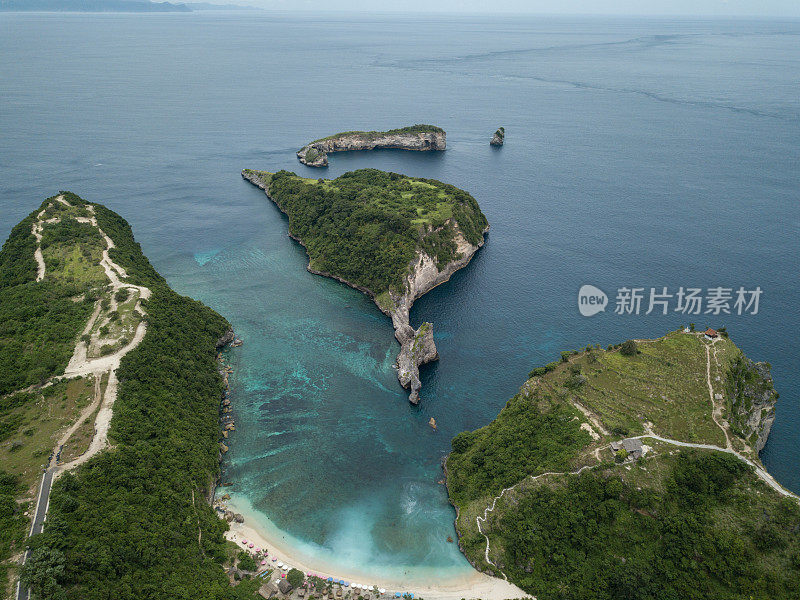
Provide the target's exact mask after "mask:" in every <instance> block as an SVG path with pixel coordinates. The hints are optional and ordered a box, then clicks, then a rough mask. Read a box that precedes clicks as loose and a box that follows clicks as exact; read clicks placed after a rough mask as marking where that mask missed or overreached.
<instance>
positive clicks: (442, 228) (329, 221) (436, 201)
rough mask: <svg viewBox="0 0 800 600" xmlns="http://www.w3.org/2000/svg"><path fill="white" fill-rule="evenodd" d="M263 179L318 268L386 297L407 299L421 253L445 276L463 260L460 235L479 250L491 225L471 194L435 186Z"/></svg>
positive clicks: (367, 172) (362, 175)
mask: <svg viewBox="0 0 800 600" xmlns="http://www.w3.org/2000/svg"><path fill="white" fill-rule="evenodd" d="M246 173H251V174H252V173H255V174H256V175H257V176H259V177H260V178H261V180H262V181H264V182H265V183H266V185H267V186H268V188H269V196H270V198H272V199H273V200H274V201H275V202H276V203H277V205H278V206H279V207H280V208H281V210H283V211H284V212H285V213H286V214H287V215H288V216H289V232H290V233H291V234H292V235H293V236H295V237H298V238H300V239H302V240H303V243H304V245H305V246H306V250H307V251H308V255H309V258H310V263H311V267H312V268H313V269H315V270H318V271H324V272H326V273H330V274H331V275H335V276H337V277H341V278H343V279H345V280H347V281H349V282H351V283H353V284H355V285H357V286H361V287H363V288H366V289H368V290H370V291H371V292H372V293H373V294H374V295H379V294H381V293H382V292H386V291H388V290H389V289H392V290H394V291H396V292H402V291H403V286H404V277H405V275H406V274H407V273H408V271H409V264H410V263H411V261H412V259H414V257H415V256H416V253H417V252H418V251H421V250H422V251H425V252H427V253H428V254H430V255H431V256H432V257H434V258H435V260H436V261H437V263H438V264H439V265H440V268H441V267H443V266H444V265H445V264H447V263H448V262H450V261H451V260H453V259H454V258H457V256H458V252H457V248H456V233H457V232H456V228H457V229H458V230H460V231H461V232H462V234H463V236H464V238H465V239H466V240H467V241H468V242H470V243H471V244H475V245H477V244H478V243H480V242H481V240H482V239H483V231H484V230H485V229H486V226H487V221H486V217H484V215H483V213H482V212H481V210H480V207H479V206H478V203H477V202H476V200H475V199H474V198H473V197H472V196H470V195H469V194H468V193H467V192H465V191H463V190H460V189H458V188H456V187H454V186H452V185H448V184H446V183H442V182H440V181H436V180H433V179H418V178H413V177H406V176H405V175H399V174H397V173H387V172H385V171H379V170H376V169H361V170H358V171H352V172H349V173H345V174H344V175H341V176H339V177H337V178H336V179H333V180H324V179H307V178H302V177H298V176H297V175H295V174H294V173H291V172H288V171H279V172H278V173H275V174H272V173H267V172H266V171H256V172H253V171H246Z"/></svg>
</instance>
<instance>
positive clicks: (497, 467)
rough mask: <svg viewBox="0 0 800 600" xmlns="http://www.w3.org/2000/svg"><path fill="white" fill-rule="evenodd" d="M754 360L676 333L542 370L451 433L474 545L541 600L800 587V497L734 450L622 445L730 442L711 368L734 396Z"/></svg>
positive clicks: (468, 542)
mask: <svg viewBox="0 0 800 600" xmlns="http://www.w3.org/2000/svg"><path fill="white" fill-rule="evenodd" d="M707 349H708V354H707V353H706V350H707ZM741 357H742V355H741V352H740V351H739V350H738V349H737V348H736V346H735V345H734V344H733V343H732V342H731V341H730V340H729V339H727V338H725V337H723V338H721V339H719V340H718V341H716V342H715V343H714V344H711V343H710V342H709V341H708V340H705V339H704V338H702V337H701V336H699V335H695V334H689V333H682V332H673V333H670V334H668V335H666V336H665V337H663V338H660V339H658V340H649V341H647V340H638V341H637V342H627V343H626V344H624V345H622V346H617V347H610V348H608V349H606V350H603V349H600V348H596V347H587V348H586V349H584V350H581V351H577V352H564V353H562V357H561V360H558V361H555V362H553V363H550V364H548V365H546V366H545V367H539V368H536V369H534V370H533V371H532V372H531V373H530V376H529V379H528V381H526V383H525V385H523V387H522V389H521V390H520V392H519V393H518V394H517V395H516V396H515V397H514V398H512V399H511V400H510V401H509V402H508V403H507V405H506V407H505V408H504V409H503V410H502V411H501V412H500V414H499V415H498V417H497V418H496V419H495V420H494V421H493V422H492V423H490V424H489V425H487V426H486V427H484V428H482V429H479V430H477V431H473V432H464V433H461V434H459V435H458V436H456V437H455V438H454V439H453V442H452V447H453V451H452V453H451V454H450V455H449V456H448V459H447V462H446V468H447V484H448V491H449V495H450V499H451V502H452V503H453V504H454V505H455V506H456V507H457V509H458V519H457V529H458V533H459V543H460V546H461V548H462V551H464V553H465V554H466V555H467V557H468V558H469V559H470V561H471V562H472V563H473V564H474V565H476V566H477V567H478V568H479V569H482V570H487V571H490V572H492V573H495V574H499V572H501V571H502V573H504V574H505V575H506V576H507V577H508V578H509V579H510V580H511V581H513V582H514V583H516V584H517V585H519V586H520V587H521V588H522V589H524V590H525V591H526V592H529V593H531V594H534V595H535V596H537V597H538V598H540V599H548V598H553V599H555V598H559V599H562V598H563V599H567V598H570V599H583V598H585V599H587V600H588V599H592V600H594V599H605V598H608V599H612V598H626V599H627V598H634V599H637V598H641V599H653V600H655V599H659V600H660V599H662V598H676V599H677V598H684V597H688V598H736V599H742V600H745V599H748V598H751V597H752V598H765V599H766V598H792V597H796V596H793V595H792V594H793V593H796V590H797V589H800V587H798V586H800V570H798V568H799V567H800V509H799V508H798V504H797V502H795V501H794V500H791V499H785V498H782V497H780V496H779V495H778V494H777V493H776V492H774V491H773V490H772V489H771V488H769V487H767V485H766V484H764V483H763V482H762V481H761V480H760V479H758V478H757V477H756V476H755V475H754V473H753V471H752V468H751V467H749V466H747V465H746V463H744V462H743V461H741V460H739V459H738V458H736V457H735V456H733V455H731V454H727V453H724V452H720V451H708V450H699V449H690V448H681V447H678V446H676V445H674V444H669V443H666V442H660V441H657V440H655V439H654V438H647V437H644V439H643V440H642V441H643V443H644V444H645V445H646V446H648V448H646V450H648V451H647V452H646V454H645V455H644V456H643V457H641V458H638V459H637V460H635V461H632V460H631V459H630V458H627V459H626V453H625V452H624V451H621V452H619V453H613V452H612V451H611V449H610V448H609V444H610V442H611V441H615V440H621V439H623V438H626V437H628V436H640V435H642V436H646V435H647V433H646V432H647V430H648V428H651V429H652V431H653V432H654V433H655V434H657V435H659V436H662V437H664V438H668V439H671V440H678V441H684V442H690V443H707V444H712V445H716V446H720V447H725V445H726V435H725V433H723V429H722V428H721V427H720V425H718V424H717V423H716V422H715V421H714V418H713V414H712V404H711V397H710V395H709V390H708V385H707V369H710V376H711V381H712V387H713V389H714V393H715V394H716V393H724V389H723V388H724V386H725V384H726V382H727V381H728V380H729V378H728V377H727V374H728V373H729V372H731V371H733V370H735V369H736V368H737V367H736V365H739V364H740V362H741ZM763 369H764V367H763V366H762V373H763V372H765V371H763ZM766 372H767V373H768V367H766ZM750 376H751V377H754V375H752V374H751V375H750ZM717 377H719V379H717ZM762 383H763V386H762V387H761V388H759V389H760V390H762V391H763V389H765V388H769V389H770V390H771V382H767V381H764V382H762ZM754 385H755V384H754ZM755 387H758V386H755ZM717 402H718V403H719V407H722V409H723V413H722V414H721V416H722V417H723V418H724V417H726V416H727V414H726V413H725V412H724V406H725V400H724V399H723V398H720V399H718V400H717ZM720 422H721V423H722V424H723V426H724V421H722V420H721V419H720ZM725 429H726V431H727V434H728V436H729V437H730V438H731V442H732V445H733V447H734V448H735V449H736V450H738V451H740V452H742V453H743V454H744V455H746V456H749V457H750V458H752V459H755V460H757V456H756V455H755V453H754V451H753V450H752V448H751V447H750V446H748V445H747V440H744V439H742V438H739V437H737V436H736V432H735V431H731V429H730V428H729V427H726V428H725ZM579 470H580V474H570V473H575V472H577V471H579ZM505 488H510V489H505ZM504 489H505V491H503V490H504ZM501 492H502V495H501ZM495 498H497V500H496V501H495ZM493 504H494V510H491V511H487V508H491V507H492V505H493ZM478 517H480V518H481V519H484V518H485V521H484V520H482V521H481V530H479V529H478V521H477V520H476V519H477V518H478ZM484 534H485V535H486V537H485V536H484ZM487 540H488V542H489V560H490V561H491V564H490V563H489V562H487V561H486V557H485V552H486V547H487Z"/></svg>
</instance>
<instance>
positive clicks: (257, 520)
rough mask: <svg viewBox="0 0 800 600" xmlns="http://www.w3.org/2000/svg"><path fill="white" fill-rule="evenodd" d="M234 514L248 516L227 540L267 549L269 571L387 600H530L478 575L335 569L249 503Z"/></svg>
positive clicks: (239, 503)
mask: <svg viewBox="0 0 800 600" xmlns="http://www.w3.org/2000/svg"><path fill="white" fill-rule="evenodd" d="M224 505H225V506H226V507H227V508H229V509H230V510H232V511H234V512H236V513H240V514H242V515H243V516H244V519H245V520H244V523H236V522H232V523H231V524H230V530H229V531H228V533H227V534H226V537H227V538H228V539H229V540H231V541H234V542H236V543H237V544H238V545H239V546H240V547H242V548H244V547H245V545H244V544H242V541H243V540H247V542H248V545H249V543H251V542H252V543H253V544H254V545H255V546H256V547H260V548H266V549H267V550H268V552H269V560H268V565H269V568H275V564H276V563H275V562H273V561H272V558H276V559H277V561H278V562H283V563H285V564H287V565H289V567H290V568H291V567H293V568H296V569H299V570H301V571H303V572H304V573H306V574H308V573H313V574H315V575H317V576H320V577H324V578H327V577H333V578H334V579H337V580H339V579H344V580H345V581H348V582H351V583H355V582H357V583H361V584H363V585H368V586H369V587H373V586H376V587H378V588H385V589H386V590H387V593H386V594H384V596H383V597H384V598H388V597H390V596H394V593H395V592H402V593H413V594H414V597H415V598H420V597H421V598H426V599H434V600H460V599H462V598H465V599H470V598H481V599H483V600H507V599H510V598H526V597H529V596H528V595H527V594H526V593H525V592H523V591H522V590H521V589H519V588H518V587H517V586H515V585H513V584H511V583H509V582H507V581H504V580H503V579H498V578H496V577H489V576H488V575H484V574H483V573H479V572H478V571H475V570H471V571H468V572H467V574H466V575H463V576H452V575H450V576H449V577H448V576H447V575H445V576H444V578H443V579H441V580H438V581H437V572H436V570H435V569H431V568H421V569H415V570H414V571H413V572H411V573H409V574H408V575H407V576H406V575H399V574H388V575H382V574H381V573H365V572H364V571H361V570H359V569H358V566H354V567H353V568H352V569H342V568H339V567H333V566H331V565H329V564H325V562H324V561H323V560H322V559H320V558H319V557H314V556H311V554H310V553H309V552H307V551H304V550H303V549H301V548H300V547H299V546H300V544H299V543H298V541H297V540H294V539H293V538H292V536H291V535H289V534H287V533H283V532H281V531H280V530H279V529H277V528H276V527H275V526H274V525H272V524H271V523H269V522H268V520H267V519H265V518H264V517H263V515H259V514H258V513H256V512H255V511H253V509H252V507H251V506H249V503H248V502H247V501H243V500H241V499H238V498H233V499H231V500H229V501H227V502H225V503H224Z"/></svg>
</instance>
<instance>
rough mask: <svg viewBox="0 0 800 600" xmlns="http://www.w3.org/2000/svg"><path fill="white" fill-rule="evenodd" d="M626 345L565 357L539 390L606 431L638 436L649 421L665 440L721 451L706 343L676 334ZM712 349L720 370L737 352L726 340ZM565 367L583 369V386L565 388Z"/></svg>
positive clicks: (682, 334)
mask: <svg viewBox="0 0 800 600" xmlns="http://www.w3.org/2000/svg"><path fill="white" fill-rule="evenodd" d="M629 341H630V342H632V343H631V344H629V343H628V342H625V343H623V344H622V345H620V346H618V347H617V349H612V350H611V351H602V350H597V349H593V350H591V351H586V350H583V351H581V352H578V353H569V356H567V357H566V360H567V361H569V363H568V364H566V363H562V364H561V365H558V366H553V367H552V368H551V365H548V367H546V368H551V371H550V372H549V373H548V374H547V375H546V376H544V377H541V378H540V379H539V385H540V387H541V388H542V390H549V391H550V392H551V394H554V395H561V396H562V397H563V398H564V399H567V400H570V401H574V402H578V403H579V404H580V405H582V406H584V407H585V408H587V409H589V410H590V411H591V412H593V413H594V414H596V415H598V416H599V418H600V420H601V421H602V422H603V424H604V425H605V427H606V429H608V430H609V431H619V432H621V433H622V434H623V435H638V434H642V433H644V432H645V430H644V423H645V422H647V421H650V422H651V423H653V430H654V431H656V432H657V433H659V434H660V435H663V436H665V437H669V438H673V439H677V440H681V441H685V442H700V441H704V442H706V443H710V444H716V445H722V446H724V445H725V439H724V436H723V434H722V432H721V431H720V429H719V427H718V426H717V425H716V423H714V421H713V419H712V417H711V404H710V402H709V397H708V387H707V383H706V351H705V343H704V341H703V340H702V339H701V338H699V337H698V336H695V335H687V334H684V333H681V332H677V331H676V332H672V333H669V334H667V335H666V336H664V337H663V338H659V339H657V340H650V341H640V342H639V343H636V342H633V341H632V340H629ZM715 347H716V351H717V358H718V359H719V361H720V363H721V364H723V365H724V364H726V363H727V361H728V360H729V359H730V356H732V355H734V354H736V353H738V349H737V348H736V346H735V345H734V344H733V343H732V342H731V341H730V340H727V339H725V340H719V341H718V342H717V343H716V346H715ZM626 351H627V352H630V354H627V355H626V354H625V352H626ZM562 359H563V357H562ZM568 365H578V366H580V367H581V374H582V375H583V376H584V377H585V378H586V383H585V384H584V385H582V386H580V387H578V388H570V386H569V385H565V383H566V382H567V380H568V379H569V378H570V377H571V376H572V375H573V373H572V372H571V370H570V368H569V366H568ZM565 388H566V393H565V391H564V390H565ZM720 391H722V390H721V389H720Z"/></svg>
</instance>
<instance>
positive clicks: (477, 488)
mask: <svg viewBox="0 0 800 600" xmlns="http://www.w3.org/2000/svg"><path fill="white" fill-rule="evenodd" d="M579 415H580V413H579V412H578V411H577V410H575V409H574V408H573V407H571V406H569V405H568V404H566V403H564V402H559V401H557V400H555V399H553V398H551V397H549V396H545V395H541V394H538V393H536V392H534V393H533V394H532V395H530V396H528V395H526V394H517V395H516V396H514V397H513V398H512V399H511V400H509V401H508V403H507V404H506V406H505V408H504V409H503V410H502V412H501V413H500V414H499V415H498V417H497V418H496V419H495V420H494V421H492V422H491V423H489V425H487V426H486V427H483V428H481V429H478V430H477V431H464V432H462V433H459V434H458V435H457V436H456V437H454V438H453V442H452V446H453V452H452V453H451V454H450V456H449V457H448V459H447V472H448V480H447V487H448V490H449V491H450V498H451V499H452V500H453V501H455V503H456V504H457V505H458V506H462V505H465V504H466V503H468V502H470V501H472V500H475V499H478V498H483V497H484V496H487V495H495V494H497V493H498V492H499V491H500V490H501V489H503V488H504V487H508V486H510V485H514V484H515V483H517V482H518V481H519V480H520V479H522V478H524V477H525V476H527V475H529V474H531V473H539V472H544V471H562V470H568V469H569V468H570V467H571V466H572V464H573V461H574V459H575V458H576V457H577V455H578V453H579V452H580V451H581V450H583V448H584V446H586V445H587V444H588V443H589V442H590V441H591V437H590V436H589V434H588V433H587V432H585V431H582V430H581V429H580V419H579Z"/></svg>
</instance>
